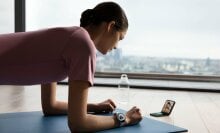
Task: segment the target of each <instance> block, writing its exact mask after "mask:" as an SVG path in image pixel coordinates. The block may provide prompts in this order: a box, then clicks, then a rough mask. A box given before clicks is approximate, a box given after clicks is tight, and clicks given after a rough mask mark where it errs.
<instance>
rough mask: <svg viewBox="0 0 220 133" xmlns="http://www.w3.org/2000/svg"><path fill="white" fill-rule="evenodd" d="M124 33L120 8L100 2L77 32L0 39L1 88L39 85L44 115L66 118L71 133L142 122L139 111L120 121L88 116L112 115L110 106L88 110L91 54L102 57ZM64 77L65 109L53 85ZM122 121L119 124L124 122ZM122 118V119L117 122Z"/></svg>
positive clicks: (83, 18)
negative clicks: (65, 91)
mask: <svg viewBox="0 0 220 133" xmlns="http://www.w3.org/2000/svg"><path fill="white" fill-rule="evenodd" d="M127 29H128V21H127V18H126V15H125V13H124V11H123V10H122V8H121V7H120V6H119V5H118V4H116V3H114V2H103V3H100V4H98V5H97V6H96V7H95V8H94V9H88V10H86V11H84V12H83V13H82V16H81V19H80V27H77V26H74V27H60V28H51V29H44V30H39V31H32V32H22V33H13V34H4V35H0V47H1V49H0V84H2V85H3V84H4V85H33V84H41V100H42V109H43V112H44V114H45V115H60V114H67V115H68V125H69V128H70V130H71V131H72V132H93V131H100V130H105V129H110V128H115V127H119V126H127V125H133V124H137V123H138V122H140V121H141V119H142V117H141V113H140V111H139V108H137V107H133V108H132V109H130V110H129V111H128V112H127V113H126V114H125V115H123V114H118V113H117V114H115V115H113V116H100V115H98V116H97V115H92V114H88V113H87V112H95V113H99V112H112V111H113V110H114V109H115V108H116V105H115V103H114V102H113V101H112V100H110V99H109V100H106V101H104V102H101V103H97V104H87V97H88V89H89V87H91V86H92V85H93V79H94V73H95V65H96V49H97V50H98V51H100V52H101V53H102V54H106V53H107V52H109V51H111V50H112V49H114V48H116V47H117V43H118V41H120V40H122V39H123V38H124V36H125V34H126V31H127ZM66 77H68V84H69V95H68V103H66V102H60V101H56V98H55V95H56V82H58V81H60V80H63V79H65V78H66ZM123 117H124V118H123ZM121 118H123V119H121Z"/></svg>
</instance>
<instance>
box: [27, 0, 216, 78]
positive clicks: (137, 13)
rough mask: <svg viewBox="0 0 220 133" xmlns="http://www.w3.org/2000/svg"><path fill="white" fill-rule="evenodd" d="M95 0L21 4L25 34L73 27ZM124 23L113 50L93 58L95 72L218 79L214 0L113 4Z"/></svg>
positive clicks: (39, 0)
mask: <svg viewBox="0 0 220 133" xmlns="http://www.w3.org/2000/svg"><path fill="white" fill-rule="evenodd" d="M99 2H101V1H100V0H92V1H91V0H83V1H72V0H66V1H65V2H63V1H60V0H53V1H42V0H32V1H28V0H27V1H26V15H27V19H26V20H27V22H26V24H27V27H26V29H27V30H36V29H41V28H46V27H47V28H48V27H54V26H72V25H79V19H80V14H81V12H82V11H84V10H85V9H87V8H92V7H94V6H95V5H96V4H97V3H99ZM116 2H118V3H119V4H120V5H121V6H122V7H123V8H124V10H125V12H126V14H127V17H128V20H129V30H128V33H127V35H126V37H125V39H124V40H123V41H122V42H120V43H119V48H118V49H117V50H114V51H112V52H111V53H109V54H108V55H106V56H102V55H100V54H98V59H97V70H96V71H97V72H110V73H114V72H125V73H136V74H146V73H148V74H149V73H150V74H174V75H175V74H176V75H197V76H198V75H199V76H220V69H219V68H220V52H219V50H220V38H219V36H220V14H219V12H220V9H219V8H218V7H219V6H220V2H219V1H216V0H202V1H199V0H178V1H177V0H175V1H174V0H138V1H123V0H117V1H116Z"/></svg>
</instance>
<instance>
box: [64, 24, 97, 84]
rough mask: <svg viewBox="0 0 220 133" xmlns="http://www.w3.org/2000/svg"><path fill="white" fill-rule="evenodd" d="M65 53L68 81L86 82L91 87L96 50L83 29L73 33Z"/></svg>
mask: <svg viewBox="0 0 220 133" xmlns="http://www.w3.org/2000/svg"><path fill="white" fill-rule="evenodd" d="M66 49H67V50H66V51H65V52H66V53H65V55H66V59H67V60H66V61H67V66H68V78H69V81H75V80H80V81H88V82H89V83H90V85H91V86H92V85H93V83H94V74H95V67H96V49H95V46H94V43H93V41H92V40H91V39H90V36H89V34H88V33H87V31H85V30H84V29H81V28H80V29H79V30H78V31H76V32H74V33H73V34H72V35H71V37H70V39H69V42H68V44H67V48H66Z"/></svg>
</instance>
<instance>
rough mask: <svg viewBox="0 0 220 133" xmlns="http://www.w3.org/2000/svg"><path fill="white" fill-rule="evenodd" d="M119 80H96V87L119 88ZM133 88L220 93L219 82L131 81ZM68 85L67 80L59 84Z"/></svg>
mask: <svg viewBox="0 0 220 133" xmlns="http://www.w3.org/2000/svg"><path fill="white" fill-rule="evenodd" d="M118 81H119V79H118V78H97V77H96V78H95V81H94V82H95V83H94V86H111V87H117V86H118ZM129 82H130V87H131V88H141V89H160V90H188V91H206V92H220V83H219V82H196V81H174V80H153V79H129ZM59 84H67V80H64V81H62V82H59Z"/></svg>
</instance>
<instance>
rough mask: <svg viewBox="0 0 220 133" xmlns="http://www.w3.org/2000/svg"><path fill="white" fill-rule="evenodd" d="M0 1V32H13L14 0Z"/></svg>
mask: <svg viewBox="0 0 220 133" xmlns="http://www.w3.org/2000/svg"><path fill="white" fill-rule="evenodd" d="M0 3H1V4H0V34H3V33H11V32H14V0H0Z"/></svg>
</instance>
